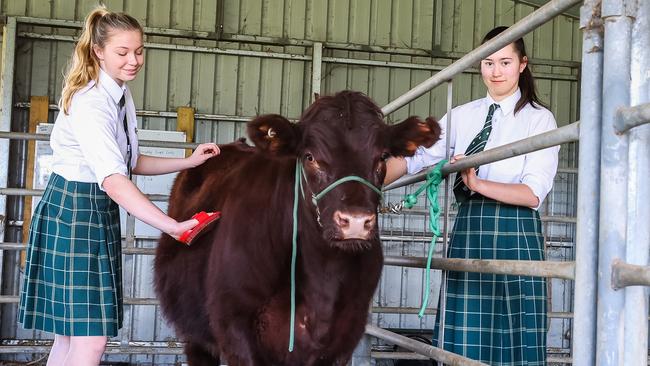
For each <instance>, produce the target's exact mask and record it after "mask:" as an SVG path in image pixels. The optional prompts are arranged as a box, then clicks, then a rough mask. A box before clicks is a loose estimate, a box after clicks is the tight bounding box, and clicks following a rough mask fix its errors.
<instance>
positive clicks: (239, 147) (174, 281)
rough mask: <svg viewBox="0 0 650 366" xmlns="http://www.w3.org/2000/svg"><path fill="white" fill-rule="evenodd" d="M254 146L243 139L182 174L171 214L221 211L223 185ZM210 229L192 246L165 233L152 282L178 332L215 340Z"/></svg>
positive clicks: (181, 217) (186, 216)
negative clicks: (209, 308) (208, 305)
mask: <svg viewBox="0 0 650 366" xmlns="http://www.w3.org/2000/svg"><path fill="white" fill-rule="evenodd" d="M254 152H255V148H253V147H250V146H248V145H246V144H245V143H243V142H241V141H239V142H235V143H232V144H228V145H224V146H222V147H221V154H220V155H219V156H217V157H215V158H212V159H209V160H208V161H206V162H205V163H204V164H202V165H200V166H198V167H196V168H192V169H188V170H185V171H183V172H181V173H179V175H178V177H177V178H176V181H175V182H174V186H173V188H172V191H171V195H170V199H169V211H168V212H169V216H170V217H172V218H174V219H176V220H178V221H183V220H188V219H189V218H190V217H191V216H192V215H193V214H195V213H196V212H199V211H207V212H211V211H218V210H220V209H221V207H222V206H223V202H224V200H225V198H226V195H225V194H224V186H225V185H227V182H228V180H229V175H231V174H236V172H233V171H234V170H236V169H234V168H235V167H237V166H240V165H242V164H243V163H244V162H245V161H246V160H247V159H250V158H251V157H252V156H253V155H254ZM218 225H219V224H218V223H217V227H216V228H212V229H211V231H210V232H208V233H206V234H205V235H204V236H202V237H200V238H198V239H197V240H196V241H195V243H194V244H193V245H192V246H191V247H184V246H183V245H182V244H181V243H179V242H178V241H176V240H174V239H173V238H171V237H170V236H169V235H166V234H163V235H162V236H161V238H160V241H159V244H158V248H157V250H156V258H155V262H154V282H155V283H154V284H155V287H156V292H157V294H158V298H159V299H160V304H161V307H162V310H163V313H164V314H165V317H166V318H167V319H169V320H172V321H173V325H174V327H175V329H176V332H177V334H178V335H179V336H181V337H182V338H184V339H187V340H193V341H195V342H198V343H203V344H205V345H206V346H207V345H209V344H211V345H214V340H213V339H212V335H211V334H210V331H209V327H208V326H206V325H207V324H208V323H209V322H208V317H207V312H206V310H205V298H206V290H205V287H204V281H205V280H206V276H207V269H208V267H209V266H208V260H209V256H210V251H211V249H212V248H211V247H212V245H211V242H210V237H211V235H210V233H211V232H214V231H216V230H217V229H218Z"/></svg>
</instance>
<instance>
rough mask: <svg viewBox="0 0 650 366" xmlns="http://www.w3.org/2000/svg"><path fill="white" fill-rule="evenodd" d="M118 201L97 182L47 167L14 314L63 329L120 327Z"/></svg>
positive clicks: (41, 326) (110, 332)
mask: <svg viewBox="0 0 650 366" xmlns="http://www.w3.org/2000/svg"><path fill="white" fill-rule="evenodd" d="M121 245H122V243H121V238H120V219H119V208H118V206H117V204H116V203H115V202H113V200H111V199H110V198H109V197H108V195H107V194H106V193H105V192H104V191H102V190H101V189H100V188H99V185H98V184H96V183H82V182H73V181H68V180H66V179H65V178H63V177H61V176H60V175H57V174H54V173H53V174H52V175H51V176H50V180H49V182H48V185H47V188H46V189H45V193H44V194H43V197H42V199H41V201H40V202H39V204H38V205H37V207H36V210H35V212H34V215H33V218H32V223H31V226H30V229H29V240H28V248H27V264H26V267H25V278H24V282H23V287H22V292H21V295H20V308H19V322H20V323H22V325H23V327H24V328H25V329H37V330H43V331H46V332H51V333H55V334H60V335H66V336H108V337H112V336H116V335H117V331H118V329H119V328H121V327H122V247H121Z"/></svg>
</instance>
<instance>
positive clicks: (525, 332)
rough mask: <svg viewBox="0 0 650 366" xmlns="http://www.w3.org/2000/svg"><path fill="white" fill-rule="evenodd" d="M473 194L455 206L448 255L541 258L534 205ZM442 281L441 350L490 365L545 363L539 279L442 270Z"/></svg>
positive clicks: (541, 243) (436, 333)
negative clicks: (444, 292)
mask: <svg viewBox="0 0 650 366" xmlns="http://www.w3.org/2000/svg"><path fill="white" fill-rule="evenodd" d="M475 196H476V197H475ZM475 196H472V198H471V199H470V200H468V201H467V202H465V203H463V204H461V206H460V208H459V212H458V216H457V218H456V222H455V223H454V229H453V232H452V235H451V240H450V247H449V254H448V256H449V257H450V258H466V259H510V260H513V259H515V260H534V261H540V260H544V257H545V256H544V236H543V234H542V223H541V220H540V218H539V213H538V212H537V211H535V210H533V209H530V208H527V207H521V206H512V205H507V204H503V203H500V202H497V201H494V200H492V199H489V198H485V197H482V196H480V195H478V196H477V195H475ZM446 284H447V299H446V310H445V331H444V349H445V350H447V351H450V352H454V353H456V354H460V355H463V356H465V357H468V358H471V359H474V360H478V361H482V362H485V363H487V364H490V365H493V366H495V365H498V366H506V365H508V366H516V365H522V366H523V365H526V366H537V365H545V364H546V331H547V324H546V279H545V278H541V277H531V276H513V275H500V274H488V273H485V274H482V273H466V272H453V271H450V272H449V273H448V276H447V280H446ZM438 308H440V306H438ZM439 326H440V319H439V318H437V319H436V327H435V330H434V344H435V345H438V344H439V342H438V339H439V338H440V334H439Z"/></svg>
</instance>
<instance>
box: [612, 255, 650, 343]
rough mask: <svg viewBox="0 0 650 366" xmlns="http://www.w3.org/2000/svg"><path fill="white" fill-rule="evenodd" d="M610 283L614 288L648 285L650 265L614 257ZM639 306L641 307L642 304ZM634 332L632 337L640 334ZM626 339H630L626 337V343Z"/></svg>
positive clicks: (635, 319) (636, 319)
mask: <svg viewBox="0 0 650 366" xmlns="http://www.w3.org/2000/svg"><path fill="white" fill-rule="evenodd" d="M646 256H647V255H646ZM611 283H612V286H613V287H614V288H615V289H622V288H624V287H628V286H650V266H647V265H638V264H630V263H626V262H624V261H622V260H620V259H618V258H617V259H614V263H612V282H611ZM644 292H645V291H644ZM626 305H627V302H626ZM635 305H637V306H638V305H642V304H638V303H636V302H635ZM641 308H643V306H642V307H641ZM642 319H643V318H642ZM632 321H635V322H638V321H639V319H638V317H634V318H633V319H632ZM635 334H636V335H635V336H634V337H639V336H640V333H635ZM628 341H630V339H626V341H625V342H626V344H627V342H628Z"/></svg>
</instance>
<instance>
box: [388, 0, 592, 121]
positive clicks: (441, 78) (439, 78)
mask: <svg viewBox="0 0 650 366" xmlns="http://www.w3.org/2000/svg"><path fill="white" fill-rule="evenodd" d="M579 2H580V0H552V1H549V2H548V3H547V4H546V5H544V6H542V7H541V8H539V9H538V10H536V11H535V12H533V13H532V14H530V15H528V16H526V17H525V18H523V19H522V20H520V21H518V22H517V23H515V24H514V25H512V26H510V28H508V29H507V30H506V31H504V32H503V33H501V34H499V35H498V36H497V37H495V38H494V39H491V40H489V41H487V42H486V43H484V44H483V45H481V46H479V47H477V48H475V49H474V50H472V51H471V52H469V53H468V54H467V55H465V56H463V57H462V58H460V59H459V60H458V61H456V62H454V63H453V64H451V65H449V66H448V67H446V68H445V69H444V70H442V71H440V72H439V73H437V74H435V75H433V76H432V77H430V78H429V79H427V80H425V81H423V82H422V83H420V84H418V85H417V86H416V87H415V88H413V89H411V90H409V91H408V92H406V93H404V94H403V95H401V96H399V97H398V98H397V99H395V100H393V101H392V102H390V103H388V104H387V105H386V106H385V107H384V108H382V109H381V111H382V112H383V113H384V115H385V116H387V115H389V114H391V113H392V112H394V111H396V110H397V109H399V108H401V107H403V106H404V105H406V104H408V103H409V102H411V101H413V100H415V99H416V98H418V97H419V96H421V95H423V94H424V93H426V92H428V91H430V90H431V89H433V88H435V87H436V86H438V85H440V84H441V83H443V82H445V81H447V80H451V79H452V78H453V77H454V76H456V75H458V74H459V73H461V72H463V71H464V70H465V69H467V68H468V67H471V66H473V65H475V64H476V63H478V62H479V61H480V60H482V59H484V58H485V57H487V56H489V55H491V54H492V53H494V52H496V51H498V50H500V49H501V48H503V47H505V46H506V45H508V44H510V43H512V42H513V41H515V40H517V39H519V38H521V37H523V36H524V35H525V34H526V33H528V32H530V31H531V30H533V29H535V28H537V27H538V26H539V25H541V24H543V23H545V22H546V21H548V20H550V19H552V18H553V17H555V16H556V15H558V14H560V13H562V12H563V11H564V10H566V9H568V8H569V7H571V6H572V5H575V4H577V3H579Z"/></svg>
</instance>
